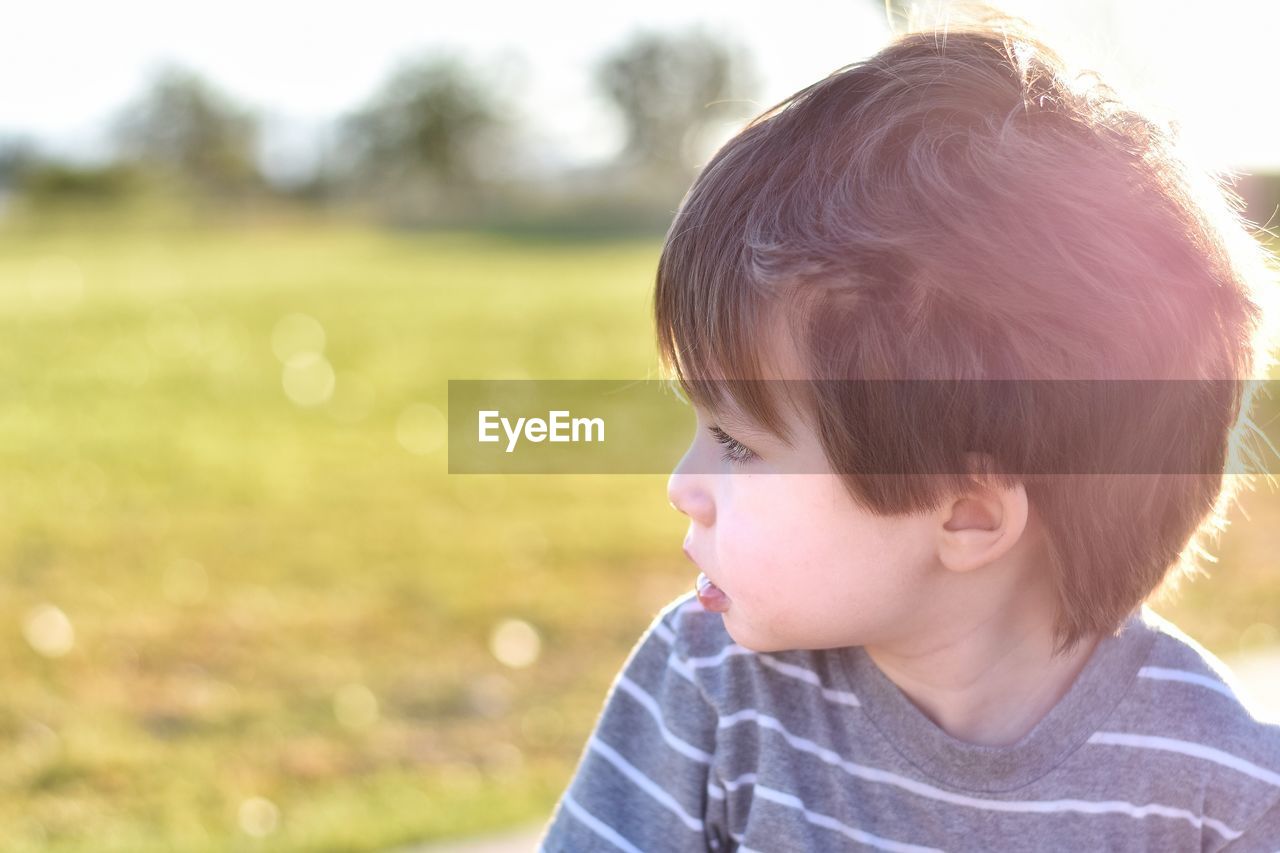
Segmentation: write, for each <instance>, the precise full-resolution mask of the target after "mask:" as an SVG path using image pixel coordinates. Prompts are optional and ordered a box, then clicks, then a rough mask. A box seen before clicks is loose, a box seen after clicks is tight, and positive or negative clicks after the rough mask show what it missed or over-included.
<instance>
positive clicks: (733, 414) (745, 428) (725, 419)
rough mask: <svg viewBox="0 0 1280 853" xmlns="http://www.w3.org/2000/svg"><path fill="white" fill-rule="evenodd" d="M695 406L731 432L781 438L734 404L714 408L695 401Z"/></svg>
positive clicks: (774, 438)
mask: <svg viewBox="0 0 1280 853" xmlns="http://www.w3.org/2000/svg"><path fill="white" fill-rule="evenodd" d="M693 406H694V408H696V409H702V410H703V411H704V412H706V413H707V414H709V415H711V417H712V418H713V419H714V420H715V421H716V423H717V425H719V426H722V427H725V428H726V429H727V430H728V431H729V432H731V433H737V434H739V435H746V436H751V437H758V438H763V439H771V440H775V441H778V440H780V438H779V437H778V436H775V435H774V434H773V433H771V432H770V431H769V430H767V429H765V428H764V427H762V426H760V425H758V424H757V423H756V422H755V421H753V420H752V419H750V418H749V417H747V416H746V415H744V414H742V412H741V411H740V410H739V409H738V408H737V407H733V406H720V407H718V408H712V407H709V406H700V405H698V404H697V403H693Z"/></svg>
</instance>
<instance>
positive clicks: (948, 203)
mask: <svg viewBox="0 0 1280 853" xmlns="http://www.w3.org/2000/svg"><path fill="white" fill-rule="evenodd" d="M1268 259H1269V256H1268V254H1267V253H1266V251H1265V250H1264V249H1263V248H1262V247H1261V246H1260V245H1259V244H1258V243H1256V242H1255V241H1254V240H1253V238H1252V237H1251V236H1250V235H1249V233H1248V231H1247V229H1246V227H1245V223H1244V222H1243V220H1241V219H1240V216H1239V214H1238V212H1237V211H1236V210H1235V209H1234V208H1233V207H1232V206H1230V205H1228V204H1227V199H1226V198H1225V197H1224V191H1223V189H1222V187H1221V186H1220V185H1219V183H1218V182H1217V181H1215V180H1213V179H1211V178H1210V177H1209V176H1207V175H1205V174H1204V173H1201V172H1199V171H1198V170H1197V169H1196V168H1194V167H1193V166H1192V165H1190V164H1189V163H1188V162H1187V161H1186V160H1185V159H1184V157H1183V156H1182V154H1181V152H1180V150H1179V148H1178V146H1177V144H1176V140H1175V139H1174V138H1173V136H1172V134H1171V133H1170V131H1169V130H1167V129H1166V128H1165V127H1163V126H1161V125H1159V124H1157V123H1155V122H1153V121H1151V120H1150V119H1148V118H1145V117H1143V116H1142V115H1141V114H1139V113H1138V112H1135V111H1134V110H1132V109H1130V108H1127V107H1125V106H1124V105H1123V104H1122V103H1120V102H1119V100H1118V99H1117V98H1116V96H1115V93H1114V92H1113V91H1112V90H1110V89H1109V88H1107V87H1106V86H1105V84H1102V83H1101V82H1099V81H1097V79H1096V77H1089V76H1088V75H1072V74H1070V73H1069V71H1068V69H1067V67H1066V66H1065V64H1064V62H1063V61H1062V60H1061V59H1060V58H1059V57H1058V56H1057V55H1056V54H1055V53H1053V52H1052V51H1051V50H1050V49H1049V48H1048V47H1046V46H1045V45H1044V44H1043V43H1042V42H1040V41H1039V40H1038V39H1036V38H1035V37H1033V36H1031V35H1029V33H1028V30H1027V28H1026V27H1025V25H1024V24H1023V23H1022V22H1020V21H1017V20H1016V19H1008V18H1003V17H999V18H990V19H988V20H986V21H983V22H980V23H975V24H972V25H968V26H962V27H955V26H951V27H949V28H948V29H947V30H946V31H945V32H943V31H939V32H913V33H908V34H906V35H903V36H900V37H898V38H897V39H895V40H894V42H893V43H891V44H890V45H889V46H888V47H886V48H885V49H883V50H882V51H880V52H879V53H878V54H876V55H875V56H873V57H871V58H870V59H868V60H866V61H864V62H859V63H855V64H853V65H850V66H846V67H844V68H841V69H839V70H838V71H836V72H835V73H833V74H831V75H830V76H828V77H826V78H825V79H823V80H820V81H818V82H817V83H815V84H813V85H811V86H808V87H806V88H804V89H802V90H801V91H800V92H797V93H796V94H795V95H792V96H791V97H789V98H787V99H786V100H784V101H783V102H781V103H780V104H777V105H775V106H774V107H772V108H770V109H769V110H767V111H765V112H764V113H763V114H761V115H760V116H759V117H757V118H756V119H754V120H753V121H751V122H750V123H749V124H748V125H747V127H746V128H745V129H744V130H743V131H742V132H740V133H739V134H738V135H737V136H736V137H734V138H733V139H731V140H730V141H729V142H728V143H726V144H725V145H724V146H723V147H722V148H721V149H720V150H719V151H718V152H717V153H716V154H715V156H714V157H713V158H712V159H711V161H710V162H709V163H708V164H707V165H706V166H705V168H704V169H703V170H702V173H701V175H700V176H699V177H698V179H697V181H696V182H695V183H694V185H693V187H692V188H691V189H690V190H689V192H688V194H687V195H686V197H685V199H684V201H683V203H682V205H681V207H680V210H679V212H678V214H677V216H676V218H675V221H674V222H673V223H672V226H671V228H670V230H669V232H668V235H667V240H666V244H665V246H664V248H663V252H662V257H661V260H660V262H659V267H658V275H657V289H656V293H655V319H656V323H657V331H658V336H659V345H660V352H661V356H662V358H663V361H664V363H665V364H666V366H668V367H669V368H671V369H672V370H673V371H674V372H675V374H676V375H677V376H678V377H679V379H680V380H681V382H682V384H683V385H684V387H685V389H686V390H687V392H688V393H689V395H690V397H691V398H692V399H693V401H694V402H695V404H696V406H697V408H698V414H699V429H698V438H697V439H695V441H694V444H693V446H692V447H691V448H690V451H689V454H688V455H687V456H686V459H690V458H692V457H694V456H699V457H703V458H707V457H709V456H710V455H712V454H716V453H721V454H726V455H727V456H728V457H729V458H731V459H733V461H732V462H729V463H726V464H729V465H731V466H733V467H732V468H731V469H726V470H732V471H733V472H734V473H736V474H741V475H751V474H754V473H767V472H768V471H769V470H770V466H771V465H773V464H774V462H775V461H776V460H778V459H781V458H782V456H783V455H787V458H788V461H789V462H794V461H796V460H797V459H798V458H799V457H800V456H804V455H806V454H809V455H812V454H817V456H818V458H819V459H820V460H821V461H823V462H825V463H826V464H827V465H828V469H829V470H831V471H839V472H841V473H840V474H839V475H835V474H833V475H831V476H824V477H816V478H815V477H753V476H733V477H716V476H710V477H707V476H700V475H694V474H685V475H682V473H683V472H682V469H681V468H677V471H676V474H675V475H673V477H672V480H671V485H670V495H671V498H672V503H673V504H675V505H676V506H677V507H678V508H679V509H681V511H683V512H685V513H686V514H688V515H689V516H690V518H691V521H692V526H691V531H690V535H689V538H688V539H687V540H686V549H687V550H688V551H689V553H690V555H691V556H692V557H693V558H694V559H695V561H696V562H698V564H699V565H700V566H701V567H702V568H703V570H704V571H706V572H707V574H708V575H709V576H710V577H711V579H712V580H713V581H714V582H716V583H717V584H718V585H720V586H722V587H723V588H724V590H725V591H726V592H727V593H728V595H729V596H730V598H731V599H732V600H733V602H734V604H733V606H732V607H731V610H730V612H729V613H727V614H726V625H727V626H728V627H729V630H730V632H731V633H733V634H734V636H735V639H738V640H739V642H742V643H744V644H746V645H753V646H754V647H757V648H762V649H763V648H785V647H821V646H834V645H851V644H859V643H870V642H881V641H885V640H887V639H889V638H892V637H895V636H899V635H901V634H902V633H903V632H907V631H910V630H911V626H912V624H913V622H914V621H915V620H920V619H940V618H945V615H946V612H947V607H948V606H957V602H962V601H965V602H966V604H965V606H969V605H972V604H974V603H975V602H978V601H983V602H984V605H983V606H985V607H989V608H995V609H998V608H999V607H1000V606H1001V600H1000V599H1001V597H1002V596H1006V595H1009V594H1011V590H1013V589H1014V588H1015V587H1016V586H1018V585H1020V584H1021V585H1023V586H1025V584H1027V583H1035V584H1040V585H1041V586H1042V587H1043V589H1044V590H1046V595H1047V596H1049V597H1050V598H1051V599H1052V612H1053V614H1054V617H1053V618H1054V619H1055V623H1054V636H1055V638H1056V643H1057V648H1058V649H1059V650H1061V651H1065V650H1068V649H1070V648H1071V647H1072V646H1074V645H1075V643H1076V642H1077V641H1079V640H1081V639H1083V638H1084V637H1086V636H1087V635H1090V634H1093V633H1097V632H1110V631H1114V630H1115V629H1116V628H1117V627H1118V626H1119V625H1120V623H1121V622H1122V621H1123V619H1124V617H1125V616H1126V615H1127V614H1129V613H1130V612H1132V610H1133V609H1134V608H1136V607H1137V606H1138V605H1139V604H1141V603H1142V602H1143V601H1144V600H1146V599H1147V598H1148V597H1149V596H1150V595H1151V593H1152V592H1153V591H1155V590H1156V589H1157V588H1159V587H1160V586H1161V583H1162V582H1163V581H1165V580H1166V578H1168V577H1176V576H1178V575H1179V574H1182V573H1185V572H1188V571H1195V570H1197V568H1198V567H1197V565H1196V563H1195V562H1194V557H1195V554H1197V553H1203V542H1202V539H1203V537H1205V536H1207V535H1211V534H1213V533H1215V532H1217V531H1220V530H1221V529H1222V527H1223V526H1224V524H1223V521H1224V516H1225V514H1226V512H1227V509H1228V505H1229V501H1230V499H1231V498H1232V497H1233V496H1234V494H1235V485H1236V483H1235V481H1234V480H1232V481H1231V483H1230V484H1228V485H1227V487H1226V488H1224V476H1223V471H1222V470H1221V468H1220V467H1219V468H1218V469H1217V470H1209V471H1206V472H1204V473H1198V474H1190V475H1181V474H1180V475H1140V474H1128V475H1120V476H1101V475H1084V474H1081V475H1074V474H1073V475H1058V476H1047V477H1012V476H1009V477H1006V476H993V477H988V478H983V479H981V480H976V479H970V478H969V477H968V476H966V472H969V473H973V471H974V468H975V467H976V466H977V465H979V464H980V463H983V462H984V461H986V460H990V459H993V458H994V459H995V460H996V461H997V462H998V463H1000V464H998V465H996V466H995V467H996V468H997V469H999V468H1000V467H1001V466H1002V465H1004V464H1007V463H1008V462H1009V461H1010V460H1026V459H1035V458H1037V455H1038V454H1049V453H1052V452H1053V449H1054V448H1046V447H1042V446H1040V444H1038V443H1037V442H1040V443H1043V442H1044V441H1045V439H1044V438H1043V436H1046V435H1052V434H1053V430H1051V429H1049V428H1048V427H1049V426H1050V419H1051V418H1052V417H1054V414H1053V412H1052V411H1051V410H1050V409H1049V408H1045V409H1043V410H1037V409H1036V408H1035V407H1028V408H1027V409H1026V410H1023V411H1019V412H1018V413H1017V424H1018V426H1019V427H1020V429H1019V430H1015V431H1013V432H1010V433H1009V434H1007V435H1004V436H1002V437H1001V440H1000V443H999V444H995V445H989V446H983V447H976V446H975V447H973V448H970V450H972V451H974V452H973V453H969V452H961V451H963V450H964V449H963V448H955V447H952V448H950V449H949V450H947V451H946V453H943V451H942V450H940V449H939V447H938V439H937V436H935V435H932V434H931V431H930V430H929V429H928V424H918V423H916V424H906V423H899V424H891V423H885V422H884V421H883V419H881V420H880V421H879V422H878V423H877V421H876V420H875V419H874V418H871V417H868V413H867V412H866V411H859V410H857V409H856V407H854V406H853V401H854V400H855V399H856V397H855V396H854V395H848V394H844V393H842V392H841V390H840V383H838V382H837V383H827V382H818V383H808V384H803V387H804V388H805V389H807V390H806V391H805V392H804V393H802V394H800V395H798V396H794V397H793V396H789V395H788V396H787V397H786V399H782V398H780V396H779V395H777V394H772V393H770V391H769V388H770V384H769V383H756V382H749V383H743V384H732V385H731V387H732V388H733V389H735V390H733V391H732V392H729V393H724V392H726V391H727V390H728V387H729V386H726V385H725V384H723V383H718V382H716V381H715V380H716V379H725V378H728V379H760V378H785V379H820V380H830V379H836V380H845V379H859V380H863V379H938V380H941V379H975V380H976V379H983V380H993V379H1009V380H1017V379H1024V380H1045V379H1085V380H1093V379H1097V380H1105V379H1247V378H1250V377H1252V376H1254V374H1255V371H1257V372H1258V373H1259V374H1260V375H1264V376H1265V371H1266V369H1267V368H1268V367H1269V366H1270V360H1269V358H1270V352H1269V350H1268V349H1267V346H1266V345H1267V341H1268V335H1267V333H1268V331H1269V326H1267V325H1266V324H1265V323H1264V322H1263V320H1264V312H1263V306H1264V305H1265V304H1266V298H1265V297H1268V296H1269V295H1270V294H1267V293H1264V291H1263V288H1264V287H1265V286H1266V285H1268V284H1269V283H1270V271H1269V269H1268V264H1267V261H1268ZM1245 385H1246V384H1245V383H1236V384H1232V383H1227V384H1226V385H1223V386H1220V387H1223V388H1229V389H1234V390H1232V391H1227V392H1224V393H1220V394H1218V395H1216V396H1214V397H1213V398H1212V399H1211V400H1208V401H1207V402H1206V403H1205V407H1204V410H1203V411H1202V412H1199V413H1198V415H1199V414H1203V415H1204V416H1203V417H1199V416H1197V417H1195V418H1191V419H1186V418H1183V419H1179V420H1173V419H1170V420H1168V421H1167V422H1166V421H1164V420H1162V419H1158V418H1157V419H1153V420H1152V421H1151V422H1150V423H1149V424H1147V425H1145V426H1144V435H1143V436H1141V437H1140V439H1141V440H1143V441H1149V442H1153V443H1158V444H1157V445H1156V446H1159V447H1168V448H1169V451H1168V452H1169V454H1170V456H1171V457H1174V458H1181V457H1185V458H1187V459H1196V460H1202V459H1206V458H1208V459H1220V458H1227V457H1228V456H1231V457H1233V458H1234V455H1235V454H1237V453H1238V452H1239V447H1238V443H1237V441H1238V433H1239V430H1240V428H1241V427H1243V426H1246V425H1248V422H1247V417H1245V415H1246V414H1247V409H1248V404H1249V402H1250V400H1249V397H1248V393H1247V392H1246V391H1245V390H1244V388H1245ZM787 387H791V385H790V384H788V386H787ZM899 387H901V386H899ZM739 389H740V390H739ZM793 403H794V404H795V405H792V404H793ZM893 408H894V407H893V406H892V405H889V406H888V407H887V410H892V409H893ZM1188 424H1192V425H1193V426H1192V427H1191V428H1188ZM735 426H736V427H738V428H739V432H738V433H735V432H734V431H733V429H732V428H731V427H735ZM713 427H714V428H719V432H716V431H714V430H713ZM739 433H740V434H739ZM730 437H732V439H736V440H737V442H738V443H737V444H735V443H733V442H732V441H729V438H730ZM1118 438H1120V437H1118ZM753 441H754V442H755V443H756V446H755V447H753V446H752V442H753ZM717 442H718V443H719V444H721V445H725V446H724V447H720V446H718V444H717ZM744 445H745V446H746V447H749V448H752V450H758V454H757V455H755V456H754V457H753V458H748V454H747V453H745V452H744V451H743V450H742V446H744ZM867 452H875V453H879V454H883V455H887V456H890V455H893V454H899V455H902V456H904V457H909V456H912V455H919V456H930V457H938V458H945V459H951V460H952V461H954V468H951V469H948V470H950V471H955V472H956V473H955V474H954V475H952V476H904V475H891V474H890V475H868V474H862V475H856V474H851V473H846V472H851V471H856V470H857V465H856V455H857V454H858V453H867ZM770 454H773V459H771V458H770ZM939 454H943V456H942V457H939ZM947 454H950V455H947ZM752 466H756V468H755V470H753V468H752ZM785 467H787V466H780V467H775V468H774V470H780V469H781V468H785ZM792 470H795V469H794V468H793V469H792ZM805 470H814V468H813V467H812V466H810V467H807V468H805ZM880 470H908V469H907V468H897V469H894V468H881V469H880ZM931 470H933V469H931ZM1181 470H1186V469H1185V468H1184V469H1181ZM991 565H994V566H1001V567H1012V566H1015V565H1016V566H1024V567H1030V568H1027V569H1024V570H1023V571H1027V572H1033V573H1034V576H1031V575H1029V576H1027V577H1013V576H1011V575H1010V572H1012V569H1009V571H1005V569H1003V568H1002V569H1001V570H1000V571H996V570H989V571H986V572H975V571H972V570H973V569H975V568H982V567H984V566H991ZM922 595H929V596H934V597H935V599H936V597H937V596H940V595H945V596H951V597H950V599H949V601H942V600H934V599H931V600H921V596H922ZM983 596H986V598H983ZM966 597H967V601H966ZM806 601H807V602H809V604H808V605H806V604H805V602H806ZM735 611H736V612H735Z"/></svg>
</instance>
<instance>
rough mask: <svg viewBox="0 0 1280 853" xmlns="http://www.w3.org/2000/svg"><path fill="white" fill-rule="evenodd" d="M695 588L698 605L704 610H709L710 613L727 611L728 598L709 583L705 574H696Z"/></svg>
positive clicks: (722, 591)
mask: <svg viewBox="0 0 1280 853" xmlns="http://www.w3.org/2000/svg"><path fill="white" fill-rule="evenodd" d="M695 588H696V589H697V590H698V603H699V604H701V605H702V607H703V609H704V610H710V611H711V612H712V613H725V612H727V611H728V610H729V596H727V595H725V594H724V590H722V589H721V588H720V587H718V586H716V585H715V584H714V583H712V582H711V578H709V577H707V573H706V572H698V580H697V583H696V585H695Z"/></svg>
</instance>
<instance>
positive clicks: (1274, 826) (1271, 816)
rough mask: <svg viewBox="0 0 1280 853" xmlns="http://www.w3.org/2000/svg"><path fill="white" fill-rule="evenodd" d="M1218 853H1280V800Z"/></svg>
mask: <svg viewBox="0 0 1280 853" xmlns="http://www.w3.org/2000/svg"><path fill="white" fill-rule="evenodd" d="M1219 851H1220V853H1277V851H1280V800H1277V801H1276V802H1274V803H1272V804H1271V808H1269V809H1267V811H1266V812H1264V813H1263V815H1262V817H1261V818H1260V819H1259V820H1257V821H1255V822H1254V824H1253V825H1252V826H1250V827H1249V828H1248V829H1247V830H1245V832H1244V834H1243V835H1241V836H1240V837H1239V838H1237V839H1235V840H1234V841H1231V842H1230V843H1228V844H1227V845H1226V846H1225V847H1221V848H1219Z"/></svg>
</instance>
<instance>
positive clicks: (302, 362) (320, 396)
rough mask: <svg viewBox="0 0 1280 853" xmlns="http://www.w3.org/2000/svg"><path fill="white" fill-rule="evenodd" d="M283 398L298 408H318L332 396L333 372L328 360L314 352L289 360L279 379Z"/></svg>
mask: <svg viewBox="0 0 1280 853" xmlns="http://www.w3.org/2000/svg"><path fill="white" fill-rule="evenodd" d="M281 382H282V384H283V385H284V393H285V396H286V397H288V398H289V399H290V401H292V402H293V403H295V404H297V405H299V406H318V405H320V404H321V403H323V402H325V401H326V400H328V399H329V398H330V396H332V395H333V387H334V382H335V378H334V372H333V367H332V365H330V364H329V362H328V360H327V359H326V358H325V357H324V356H322V355H320V354H319V353H315V352H302V353H299V354H297V355H295V356H293V357H292V358H290V359H289V360H288V361H287V362H286V363H285V366H284V375H283V377H282V378H281Z"/></svg>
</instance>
